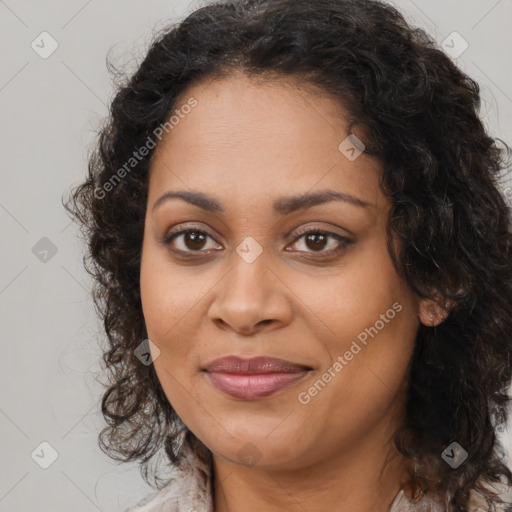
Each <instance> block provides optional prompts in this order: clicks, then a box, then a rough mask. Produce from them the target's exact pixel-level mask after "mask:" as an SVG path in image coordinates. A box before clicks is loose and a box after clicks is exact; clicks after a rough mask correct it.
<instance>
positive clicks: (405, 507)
mask: <svg viewBox="0 0 512 512" xmlns="http://www.w3.org/2000/svg"><path fill="white" fill-rule="evenodd" d="M491 490H492V491H493V492H495V493H496V494H498V496H499V497H500V498H501V499H502V500H503V501H505V502H506V503H507V505H502V506H497V507H495V509H494V510H492V511H491V509H489V506H488V505H487V501H486V500H485V498H484V497H483V496H482V495H481V494H479V493H477V492H476V491H474V490H473V491H471V495H470V500H469V502H468V505H467V511H468V512H512V507H511V506H510V504H512V488H510V487H507V486H505V485H501V484H499V485H498V484H496V485H494V486H493V488H492V489H491ZM446 510H447V504H446V502H445V503H442V502H441V501H439V499H434V498H433V497H431V496H429V495H425V496H424V497H423V498H422V499H421V500H419V501H418V502H416V503H413V502H412V501H411V500H409V498H408V497H407V495H406V494H405V493H404V492H403V490H402V491H400V493H399V494H398V495H397V497H396V499H395V501H394V502H393V505H392V506H391V509H390V512H446Z"/></svg>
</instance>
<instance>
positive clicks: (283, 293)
mask: <svg viewBox="0 0 512 512" xmlns="http://www.w3.org/2000/svg"><path fill="white" fill-rule="evenodd" d="M190 97H193V98H195V99H196V100H197V102H198V104H197V106H196V107H195V108H193V109H192V110H191V112H190V113H189V114H187V115H186V116H183V118H182V119H180V121H179V123H178V124H176V125H175V126H174V128H173V129H172V130H170V131H169V133H168V134H167V135H166V136H165V137H164V138H163V139H162V140H161V142H160V143H159V145H158V147H157V148H156V150H155V153H154V155H153V158H152V161H151V169H150V180H149V196H148V205H147V212H146V220H145V231H144V241H143V252H142V264H141V275H140V286H141V294H142V305H143V312H144V317H145V321H146V326H147V332H148V336H149V339H150V340H151V341H152V342H153V343H154V344H155V345H156V346H157V347H158V349H159V350H160V354H159V355H158V357H156V359H155V361H154V364H155V370H156V372H157V375H158V378H159V380H160V382H161V384H162V387H163V390H164V392H165V394H166V396H167V398H168V399H169V401H170V403H171V404H172V406H173V407H174V409H175V410H176V412H177V413H178V415H179V416H180V417H181V419H182V420H183V421H184V422H185V424H186V425H187V426H188V427H189V428H190V430H191V431H192V432H193V433H194V434H195V435H196V436H197V437H198V438H199V439H200V440H201V441H202V442H203V443H204V444H205V445H206V446H207V447H208V448H209V449H210V450H211V451H212V454H213V461H214V503H215V511H216V512H228V511H232V512H236V511H240V510H244V511H245V512H253V511H254V512H256V511H261V510H265V511H269V512H273V511H282V510H290V511H295V510H296V511H304V510H307V511H308V512H317V511H318V512H320V511H322V512H323V511H325V510H335V511H344V512H350V511H354V512H356V511H357V512H361V511H365V510H368V511H370V510H371V511H373V512H375V511H379V510H382V511H387V510H389V508H390V506H391V503H392V501H393V500H394V498H395V496H396V495H397V493H398V491H399V490H400V487H401V485H402V483H403V482H404V478H405V475H406V469H407V465H406V463H405V461H404V460H403V459H402V458H401V457H400V456H398V454H397V453H396V452H395V450H394V448H393V446H392V438H393V434H394V431H395V429H396V428H397V427H398V426H399V425H400V421H401V419H402V417H403V414H404V399H405V389H406V383H407V380H406V379H407V373H406V370H407V364H408V362H409V360H410V357H411V355H412V351H413V346H414V340H415V336H416V332H417V328H418V325H419V322H423V323H424V324H426V325H435V324H437V323H439V321H440V320H441V317H440V311H439V310H438V309H437V308H436V306H435V305H434V304H433V303H431V302H430V301H428V300H425V299H419V298H418V297H416V296H415V295H414V294H413V292H412V291H411V290H410V288H409V287H408V286H407V285H406V283H405V282H404V281H403V280H401V278H399V276H398V275H397V273H396V270H395V268H394V267H393V265H392V262H391V259H390V257H389V254H388V252H387V249H386V221H387V218H388V213H389V206H390V204H389V201H388V199H387V198H385V197H384V196H383V194H382V192H381V191H380V189H379V186H378V180H379V176H380V174H381V172H382V168H381V166H380V164H379V162H378V161H377V160H375V159H374V158H372V157H369V156H367V155H365V154H362V155H360V156H359V157H358V158H356V159H355V160H354V161H350V160H349V159H348V158H346V156H345V155H344V154H342V153H341V152H340V150H339V149H338V146H339V144H340V143H341V142H342V141H343V140H344V139H345V137H346V136H347V135H348V123H349V119H348V116H347V115H345V114H344V110H343V109H342V108H341V106H340V104H339V103H338V102H336V101H335V100H334V99H332V98H330V97H326V96H325V95H320V94H319V93H318V91H316V90H314V89H312V88H310V87H306V86H305V85H304V84H299V83H297V84H294V83H292V82H290V81H285V80H284V79H277V80H274V81H266V82H260V81H257V80H255V79H254V78H249V77H246V76H245V75H242V74H234V75H232V76H230V77H229V78H226V79H222V80H220V79H217V80H215V81H211V80H210V81H203V82H201V83H199V84H197V85H195V86H193V87H191V88H189V89H188V90H187V91H185V93H184V94H183V95H182V97H181V98H180V101H179V102H178V103H177V105H178V107H179V105H180V104H181V105H183V104H185V103H186V102H187V100H188V99H189V98H190ZM325 189H332V190H335V191H338V192H342V193H345V194H351V195H352V196H355V197H357V198H358V199H360V200H362V201H364V202H366V203H368V204H367V206H364V207H363V206H359V205H355V204H351V203H349V202H343V201H330V202H325V203H322V204H318V205H315V206H313V207H310V208H307V209H302V210H298V211H295V212H293V213H289V214H286V215H281V214H279V213H276V212H275V211H274V210H273V203H274V201H275V200H277V199H278V198H280V197H282V196H288V195H295V194H302V193H308V192H317V191H319V190H325ZM171 190H172V191H176V190H187V191H200V192H203V193H206V194H209V195H212V196H214V197H215V198H216V199H217V200H218V201H219V202H220V203H221V204H222V206H223V208H224V210H225V212H224V213H222V214H221V213H218V212H207V211H204V210H202V209H201V208H199V207H198V206H195V205H192V204H189V203H188V202H186V201H184V200H182V199H172V200H167V201H163V202H161V204H160V205H159V206H157V207H156V209H153V208H154V205H155V203H156V201H157V200H158V199H159V198H160V197H161V196H162V194H164V193H165V192H167V191H171ZM303 227H310V228H317V229H320V230H323V231H327V232H332V233H335V234H338V235H341V236H344V237H346V238H348V239H349V240H350V241H351V243H349V244H348V245H346V246H344V245H343V244H342V243H340V242H339V241H337V240H336V239H335V238H332V237H331V238H328V239H327V240H326V241H325V242H324V243H323V244H322V243H321V242H318V241H317V242H316V245H315V244H314V243H312V242H309V243H308V242H307V239H306V237H305V236H302V237H301V236H300V234H297V232H298V230H299V228H303ZM171 228H172V230H173V231H180V230H181V229H187V228H188V229H190V228H192V229H195V230H196V231H197V230H199V231H203V232H206V233H207V235H208V236H207V237H206V239H205V240H204V241H203V242H201V243H198V242H197V241H195V242H194V241H193V240H191V239H190V237H189V236H188V235H179V236H178V237H177V238H175V239H174V240H173V241H172V242H170V243H169V245H167V246H166V245H165V244H164V243H162V239H163V238H164V237H165V236H166V234H168V233H169V232H170V231H171ZM246 237H252V238H254V239H255V240H256V241H257V243H258V244H259V246H260V247H261V249H262V252H261V254H260V255H259V256H258V257H257V258H256V259H255V260H254V261H253V262H252V263H248V262H247V261H246V260H245V259H243V258H242V257H241V256H240V255H239V254H238V253H237V252H236V249H237V247H238V246H240V244H241V243H242V242H243V241H244V240H245V239H246ZM337 248H341V250H340V251H339V252H338V253H334V254H331V255H330V256H328V257H323V258H322V254H323V253H328V252H330V250H331V249H333V250H334V251H335V250H336V249H337ZM179 249H181V250H182V251H188V253H187V254H192V257H191V258H189V259H186V257H184V256H180V255H179V254H178V253H177V250H179ZM251 250H252V249H251ZM201 251H202V252H201ZM394 303H398V304H399V305H401V310H400V312H397V313H396V315H395V316H394V318H393V319H391V320H389V321H388V322H385V326H384V327H383V328H382V329H380V330H379V331H378V334H377V335H375V336H374V337H373V338H371V337H368V342H367V345H366V346H364V345H362V350H361V351H360V352H358V353H357V355H355V356H354V357H353V358H352V359H351V360H350V361H346V360H345V362H346V363H347V364H346V365H344V366H343V369H342V370H341V371H338V372H337V373H336V372H334V373H335V375H336V376H335V377H333V378H332V379H331V381H330V382H329V383H328V384H327V385H326V386H325V387H323V388H322V389H321V391H320V392H318V393H317V394H316V396H314V397H311V399H310V401H309V402H308V403H307V404H304V403H301V402H300V401H299V399H298V395H299V393H301V392H307V391H308V389H309V388H311V387H312V386H313V384H314V383H315V382H316V381H318V379H319V378H320V379H321V377H322V375H323V374H325V373H326V372H328V370H329V368H331V374H332V368H333V364H334V363H335V362H336V361H337V360H338V356H342V357H343V355H344V354H345V353H346V352H347V350H349V349H350V347H351V344H352V342H353V341H354V340H356V339H357V336H358V335H359V334H360V333H361V332H363V331H364V330H365V328H368V327H370V326H374V325H375V324H376V321H378V320H379V319H381V318H382V317H381V315H383V314H385V313H386V311H387V310H389V309H390V308H392V305H393V304H394ZM360 345H361V344H360ZM231 354H235V355H239V356H241V357H247V358H248V357H253V356H259V355H267V356H272V357H278V358H282V359H286V360H290V361H292V362H294V363H298V364H303V365H307V366H309V367H311V368H312V371H310V372H309V373H308V374H307V375H306V377H304V379H303V380H301V381H299V382H297V383H295V384H294V385H293V386H292V387H289V388H286V389H284V390H281V391H279V392H278V393H276V394H274V395H271V396H269V397H266V398H263V399H260V400H253V401H245V400H240V399H236V398H232V397H230V396H228V395H226V394H224V393H222V392H221V391H219V390H218V389H217V388H215V387H214V386H213V385H212V384H211V383H210V381H209V379H208V378H207V376H206V374H205V373H204V372H202V371H201V369H202V368H204V367H205V365H206V364H207V363H208V362H210V361H212V360H213V359H216V358H218V357H220V356H225V355H231ZM241 455H245V456H246V457H245V458H243V457H241ZM247 455H249V456H247ZM386 462H387V464H386Z"/></svg>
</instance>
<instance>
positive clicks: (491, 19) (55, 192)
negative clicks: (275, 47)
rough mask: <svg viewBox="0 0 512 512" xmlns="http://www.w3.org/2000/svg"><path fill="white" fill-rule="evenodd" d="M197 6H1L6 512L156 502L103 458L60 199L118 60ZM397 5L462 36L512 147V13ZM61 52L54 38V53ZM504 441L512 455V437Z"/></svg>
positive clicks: (457, 4) (78, 510)
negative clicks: (109, 65)
mask: <svg viewBox="0 0 512 512" xmlns="http://www.w3.org/2000/svg"><path fill="white" fill-rule="evenodd" d="M199 5H200V3H199V2H197V1H196V2H192V3H190V2H188V1H178V0H172V1H164V0H149V1H148V0H145V1H138V2H136V1H133V0H130V1H128V0H103V1H100V0H89V1H87V0H68V1H66V2H64V1H60V2H57V1H55V0H48V1H45V2H36V1H35V0H31V1H29V0H26V1H22V0H5V1H2V0H0V47H1V48H2V54H1V65H0V111H1V122H2V137H1V143H0V144H1V146H0V149H1V169H2V170H1V175H2V183H3V185H2V188H1V192H0V223H1V227H2V234H1V237H2V244H1V256H2V266H1V272H0V312H1V319H2V324H1V325H2V358H1V371H0V387H1V390H2V396H1V402H0V429H1V437H0V439H1V445H2V450H1V462H0V464H1V474H2V478H1V479H0V512H7V511H9V512H18V511H19V512H30V511H36V510H37V511H38V512H45V511H52V512H57V511H69V510H70V509H72V510H73V511H74V512H86V511H95V510H100V511H103V512H106V511H117V510H123V508H125V507H127V506H128V505H130V504H132V503H134V502H136V501H137V500H139V499H140V498H142V497H143V496H145V495H146V494H147V493H148V492H149V491H151V489H150V488H149V487H148V486H147V485H146V484H144V483H143V481H142V479H141V478H140V476H139V473H138V469H137V467H136V466H134V465H121V466H120V465H118V464H117V463H115V462H113V461H111V460H110V459H108V458H107V457H106V456H105V455H104V454H103V453H102V452H101V451H100V450H99V448H98V446H97V433H98V432H99V430H100V429H101V427H102V426H103V421H102V417H101V414H100V410H99V405H98V404H99V400H100V396H101V388H100V386H99V384H98V383H97V382H96V381H95V377H96V373H95V372H96V371H97V370H98V369H99V368H100V366H99V358H100V353H99V350H98V347H97V342H96V338H97V333H100V332H101V326H100V324H99V322H98V321H97V320H96V318H95V315H94V311H93V308H92V301H91V299H90V297H89V288H90V284H91V283H90V280H89V276H88V275H87V274H86V273H85V271H84V269H83V268H82V263H81V257H82V248H81V242H80V241H79V240H78V239H77V235H76V228H75V226H74V225H70V220H69V218H68V217H67V216H66V213H65V211H64V209H63V208H62V206H61V197H62V194H63V193H64V192H65V191H66V190H69V189H70V187H71V186H73V185H76V184H78V182H80V181H81V180H82V178H83V176H84V173H85V168H86V159H87V154H88V153H87V151H88V148H90V147H91V144H92V143H93V142H94V136H95V131H96V130H97V128H98V127H99V123H100V121H101V120H102V118H103V117H104V116H105V115H106V114H107V105H108V102H109V100H110V99H111V95H112V86H111V81H110V78H109V75H108V73H107V70H106V66H105V57H106V55H107V52H109V50H112V51H111V53H110V56H111V57H113V58H114V60H115V62H116V63H117V64H118V65H120V66H121V67H123V66H124V69H126V70H127V71H129V72H131V71H133V70H134V69H135V66H136V65H137V63H138V62H140V59H141V58H142V56H143V54H144V50H145V49H146V47H147V45H148V43H149V42H150V40H151V37H152V35H151V32H152V30H153V29H154V28H161V27H163V26H164V25H165V24H166V23H167V22H170V21H172V20H176V19H180V18H182V17H183V16H184V15H185V14H186V13H188V12H189V11H191V10H193V9H194V8H195V7H197V6H199ZM395 5H397V6H398V7H399V8H401V9H402V10H403V12H404V13H405V14H406V15H407V17H408V18H409V19H410V20H411V21H413V23H415V24H417V25H420V26H422V27H424V28H426V29H427V30H428V31H429V32H430V33H431V34H432V35H434V36H435V38H436V39H437V40H438V41H439V42H440V43H441V42H442V41H444V40H445V39H446V38H447V36H449V35H450V34H452V32H454V31H457V32H458V33H459V34H460V35H461V36H462V37H463V38H464V40H466V41H467V43H468V44H469V47H468V48H467V50H466V51H465V52H464V53H463V54H462V55H461V56H460V57H458V58H457V63H458V64H459V65H460V67H461V68H462V69H463V70H464V71H466V72H467V73H468V74H469V75H470V76H471V77H473V78H474V79H476V80H477V81H478V82H479V83H480V84H481V86H482V96H483V100H484V101H483V108H482V116H483V118H484V119H485V123H486V125H487V126H488V128H489V130H490V132H491V133H492V134H493V135H495V136H499V137H501V138H503V139H504V140H506V141H507V143H508V144H511V143H512V121H511V119H512V83H511V82H512V80H511V77H512V72H511V68H510V62H511V61H512V58H511V57H512V31H511V26H510V20H511V19H512V1H511V0H452V1H446V0H436V1H428V2H427V1H423V2H421V1H420V0H415V1H412V0H400V1H398V2H395ZM43 31H46V32H48V33H49V34H51V36H52V37H53V38H54V39H55V40H56V41H57V43H58V45H59V46H58V48H57V50H56V51H55V52H54V53H53V54H52V55H50V56H49V57H48V58H46V59H43V58H42V57H41V56H40V55H39V54H38V53H36V51H34V50H33V49H32V47H31V44H32V41H34V40H35V41H36V43H38V44H39V51H43V48H42V46H43V44H42V43H41V42H40V39H41V38H40V37H38V36H39V35H40V34H41V33H42V32H43ZM43 37H47V36H43ZM34 44H35V43H34ZM447 44H451V43H450V39H448V42H447ZM454 44H459V43H458V42H455V43H454ZM49 48H50V40H49V39H45V42H44V50H45V51H47V50H48V49H49ZM506 180H507V183H505V184H504V187H506V186H509V183H508V180H509V177H508V176H507V178H506ZM510 185H512V180H511V181H510ZM511 198H512V194H511ZM43 237H47V238H48V239H49V240H50V241H51V243H52V244H53V245H54V246H55V249H56V251H57V252H56V253H55V254H54V255H52V253H51V252H49V253H48V254H47V255H46V256H45V255H44V253H41V252H39V253H38V254H34V252H33V247H34V246H36V248H38V247H40V246H39V245H36V244H38V243H39V244H43V246H44V244H48V241H43V242H40V239H41V238H43ZM35 252H36V253H37V250H35ZM41 257H42V258H44V257H46V258H47V261H46V262H43V261H41V260H40V258H41ZM502 437H503V438H504V439H505V442H506V446H507V447H508V450H509V453H510V451H511V449H512V441H511V435H510V433H509V434H505V435H504V436H502ZM42 442H48V443H49V444H50V445H51V446H52V447H53V448H54V449H55V450H56V452H57V453H58V458H57V459H56V460H55V462H54V463H53V464H52V465H51V466H50V467H49V468H48V469H42V468H41V467H40V466H39V465H38V464H36V462H35V461H34V460H33V459H32V457H31V454H32V453H33V452H34V450H36V449H37V450H36V454H39V458H37V456H36V455H34V458H36V459H38V460H39V461H42V462H44V461H45V460H46V461H47V462H48V461H50V459H49V457H50V456H51V451H50V450H49V449H48V448H47V447H46V448H45V447H44V446H43V447H42V448H41V447H40V444H41V443H42ZM41 449H42V450H43V451H41Z"/></svg>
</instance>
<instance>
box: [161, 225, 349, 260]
mask: <svg viewBox="0 0 512 512" xmlns="http://www.w3.org/2000/svg"><path fill="white" fill-rule="evenodd" d="M188 233H199V234H202V235H206V236H207V237H209V238H211V239H213V237H212V236H210V235H209V234H208V233H207V232H206V231H204V230H201V229H197V228H187V229H182V230H181V231H177V232H175V233H170V234H169V235H167V236H165V237H164V239H163V240H162V241H161V242H162V244H164V245H165V246H170V244H171V242H172V241H173V240H174V239H175V238H178V237H179V236H181V235H186V234H188ZM310 234H316V235H327V237H328V238H333V239H335V240H338V241H339V242H340V246H339V247H337V248H336V249H330V250H328V251H323V250H321V251H297V252H306V253H307V254H319V255H321V256H320V258H322V257H327V256H333V255H335V254H338V253H339V252H341V251H343V250H344V249H345V248H346V247H347V246H348V245H350V244H351V243H353V241H352V240H350V239H348V238H346V237H344V236H341V235H339V234H337V233H333V232H331V231H325V230H322V229H319V228H306V229H304V230H302V231H299V232H298V233H297V236H296V238H295V239H294V240H293V242H292V244H295V243H296V242H297V241H299V240H300V239H301V238H303V237H306V236H307V235H310ZM170 250H172V251H173V252H175V253H178V254H180V255H183V256H184V257H194V256H196V255H198V254H200V253H208V252H210V251H208V250H206V251H205V250H197V251H192V250H188V251H183V250H181V249H170ZM215 250H216V249H214V250H213V251H215ZM292 252H295V251H292Z"/></svg>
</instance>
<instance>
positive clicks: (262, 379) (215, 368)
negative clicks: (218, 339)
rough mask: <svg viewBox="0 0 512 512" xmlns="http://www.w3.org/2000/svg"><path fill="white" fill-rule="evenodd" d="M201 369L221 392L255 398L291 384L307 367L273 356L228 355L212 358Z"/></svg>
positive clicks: (300, 377)
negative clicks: (245, 357) (244, 357)
mask: <svg viewBox="0 0 512 512" xmlns="http://www.w3.org/2000/svg"><path fill="white" fill-rule="evenodd" d="M203 371H205V372H206V374H207V376H208V378H209V381H210V382H211V383H212V384H213V385H214V386H215V387H216V388H217V389H219V390H220V391H222V392H223V393H225V394H227V395H229V396H231V397H234V398H239V399H242V400H257V399H260V398H264V397H267V396H270V395H272V394H274V393H276V392H277V391H280V390H282V389H285V388H288V387H290V386H292V385H293V384H295V383H296V382H297V381H299V380H301V379H302V378H304V377H305V376H306V375H307V374H308V373H309V372H310V371H311V368H309V367H308V366H304V365H300V364H296V363H293V362H291V361H286V360H284V359H277V358H274V357H255V358H252V359H242V358H240V357H237V356H228V357H222V358H220V359H216V360H214V361H212V362H211V363H209V364H208V365H207V366H206V368H204V369H203Z"/></svg>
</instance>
